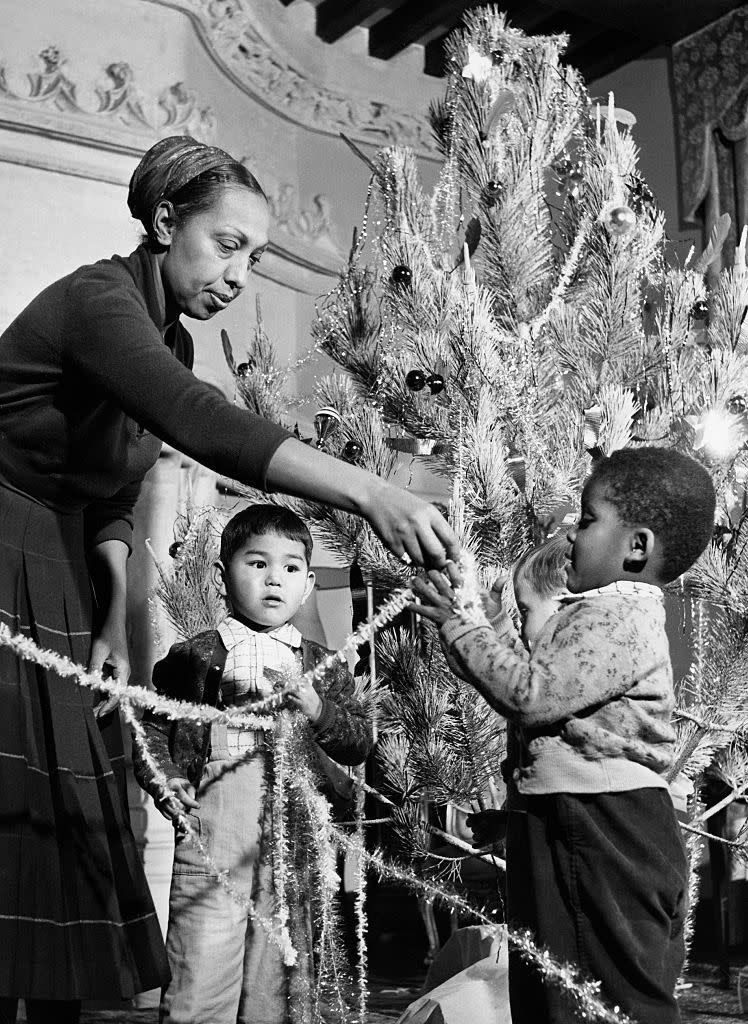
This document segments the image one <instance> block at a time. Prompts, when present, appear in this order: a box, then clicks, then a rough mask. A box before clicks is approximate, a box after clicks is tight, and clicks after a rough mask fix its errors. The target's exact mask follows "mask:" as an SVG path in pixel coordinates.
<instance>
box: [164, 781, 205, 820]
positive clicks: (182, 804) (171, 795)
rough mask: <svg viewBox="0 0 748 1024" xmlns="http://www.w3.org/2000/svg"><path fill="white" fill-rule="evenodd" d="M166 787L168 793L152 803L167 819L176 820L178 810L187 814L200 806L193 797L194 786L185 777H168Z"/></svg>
mask: <svg viewBox="0 0 748 1024" xmlns="http://www.w3.org/2000/svg"><path fill="white" fill-rule="evenodd" d="M166 788H167V790H168V795H166V796H164V797H162V799H160V800H155V801H154V803H155V804H156V807H157V808H158V810H159V811H160V813H161V814H163V816H164V817H165V818H166V819H167V821H176V820H177V819H178V817H179V814H180V812H184V813H186V814H189V812H190V811H193V810H195V809H196V808H198V807H199V806H200V804H199V803H198V802H197V800H196V799H195V787H194V786H193V785H192V783H191V782H188V781H187V779H169V781H168V782H167V784H166Z"/></svg>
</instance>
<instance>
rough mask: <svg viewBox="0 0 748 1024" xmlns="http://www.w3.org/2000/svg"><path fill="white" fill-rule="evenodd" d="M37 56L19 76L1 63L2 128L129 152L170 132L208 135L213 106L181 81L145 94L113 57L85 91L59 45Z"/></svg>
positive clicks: (206, 137)
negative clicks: (151, 94) (34, 65)
mask: <svg viewBox="0 0 748 1024" xmlns="http://www.w3.org/2000/svg"><path fill="white" fill-rule="evenodd" d="M39 59H40V61H41V68H40V69H38V70H34V71H27V72H26V73H25V74H24V75H21V76H20V78H18V76H15V75H12V74H11V72H10V71H9V69H8V67H7V65H2V64H0V124H2V125H4V126H5V127H14V126H15V127H17V128H18V129H19V130H22V131H31V132H34V131H36V132H40V133H43V134H51V135H53V136H54V137H55V138H62V139H71V140H74V141H77V142H88V143H90V142H95V143H97V144H99V145H103V146H104V147H106V148H111V149H117V150H120V151H124V152H132V153H141V152H142V151H143V150H144V149H146V148H147V147H148V146H149V145H150V144H151V142H153V141H155V139H157V138H161V137H162V136H164V135H169V134H171V135H179V134H186V135H194V136H195V137H196V138H199V139H202V140H203V141H205V142H208V141H212V139H213V136H214V134H215V128H216V119H215V116H214V114H213V112H212V110H211V109H210V108H209V107H200V106H199V103H198V100H197V98H196V96H195V94H194V93H193V92H192V91H191V90H189V89H188V88H186V86H185V85H184V83H183V82H175V83H174V84H173V85H171V86H169V87H168V88H166V89H164V90H163V91H162V92H161V93H159V94H158V95H157V96H154V97H147V96H146V95H144V94H143V93H142V92H141V90H140V89H139V88H138V87H137V86H136V84H135V80H134V74H133V70H132V68H131V67H130V65H129V64H127V63H125V62H124V61H118V62H116V63H112V64H109V65H108V66H107V67H106V68H105V69H104V76H105V77H104V80H103V81H102V82H101V83H99V84H97V85H95V86H94V88H93V90H92V91H91V90H88V91H87V90H86V88H85V87H84V86H82V85H81V84H80V83H78V82H76V81H74V79H73V78H71V76H70V75H69V74H68V71H67V69H66V62H65V58H64V56H63V55H62V54H61V52H60V50H59V49H58V47H56V46H47V47H46V48H45V49H44V50H42V51H41V53H40V54H39ZM17 79H18V81H17Z"/></svg>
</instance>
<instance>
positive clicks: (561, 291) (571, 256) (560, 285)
mask: <svg viewBox="0 0 748 1024" xmlns="http://www.w3.org/2000/svg"><path fill="white" fill-rule="evenodd" d="M591 226H592V225H591V223H586V224H585V225H584V226H583V227H582V228H580V230H579V232H578V233H577V237H576V238H575V239H574V242H573V244H572V246H571V248H570V249H569V252H568V253H567V256H566V261H565V263H564V269H563V270H562V271H561V274H560V275H559V278H558V281H557V282H556V285H555V287H554V289H553V291H552V292H551V298H550V300H549V302H548V305H547V306H546V307H545V309H544V310H543V312H542V313H539V314H538V316H536V317H535V319H534V320H533V321H532V323H531V324H530V335H531V337H533V338H536V337H537V336H538V333H539V331H540V330H541V329H542V328H543V327H545V325H546V323H547V322H548V317H549V316H550V315H551V313H552V312H553V310H554V309H555V308H556V306H557V305H558V304H559V303H560V302H561V301H562V300H563V297H564V295H565V293H566V289H567V288H568V287H569V282H570V281H571V279H572V277H573V276H574V272H575V271H576V269H577V264H578V263H579V260H580V258H581V256H582V251H583V249H584V246H585V244H586V242H587V237H588V235H589V233H590V227H591Z"/></svg>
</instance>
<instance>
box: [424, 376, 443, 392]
mask: <svg viewBox="0 0 748 1024" xmlns="http://www.w3.org/2000/svg"><path fill="white" fill-rule="evenodd" d="M426 383H427V384H428V386H429V390H430V391H431V394H432V395H438V394H440V393H441V392H442V391H443V390H444V385H445V384H446V381H445V380H444V378H443V377H442V375H441V374H440V373H432V374H429V376H428V377H427V378H426Z"/></svg>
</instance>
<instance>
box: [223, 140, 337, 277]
mask: <svg viewBox="0 0 748 1024" xmlns="http://www.w3.org/2000/svg"><path fill="white" fill-rule="evenodd" d="M241 162H242V163H243V164H245V165H246V166H247V167H248V168H249V170H250V171H251V172H252V174H254V175H255V177H256V178H257V180H258V181H259V182H260V184H261V185H262V188H263V190H264V192H265V195H266V196H267V197H268V203H269V205H270V212H271V213H272V216H273V226H274V227H276V228H280V230H281V231H283V232H285V233H286V234H287V235H290V236H291V238H300V239H303V240H304V241H306V242H310V243H312V244H315V243H316V244H317V245H321V246H323V247H324V248H327V249H328V250H329V251H330V252H331V253H332V254H333V255H334V256H336V257H338V258H339V259H341V260H342V259H343V250H342V249H341V247H340V241H339V238H338V234H337V230H336V228H335V225H334V223H333V220H332V201H331V200H330V198H329V197H328V196H326V195H324V194H318V195H314V196H312V197H311V199H310V200H302V199H301V197H300V196H299V191H298V189H297V188H296V186H295V185H291V184H289V183H288V182H284V181H278V180H277V179H275V178H274V177H273V176H272V175H271V174H269V173H268V172H267V171H266V170H265V169H264V168H263V166H262V164H261V163H260V162H259V161H258V160H257V159H256V158H255V157H254V156H244V157H242V158H241Z"/></svg>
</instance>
